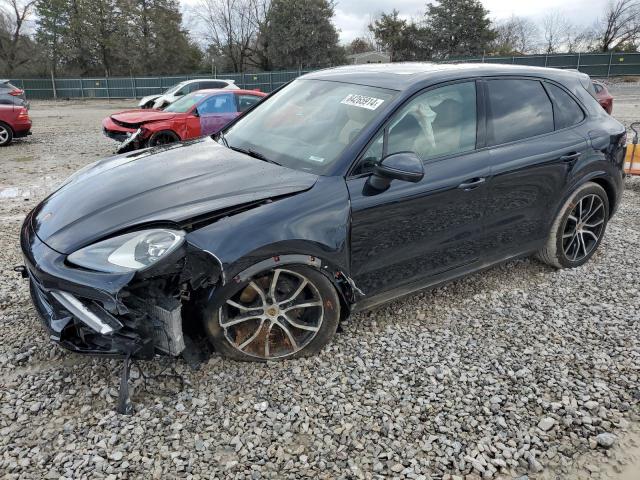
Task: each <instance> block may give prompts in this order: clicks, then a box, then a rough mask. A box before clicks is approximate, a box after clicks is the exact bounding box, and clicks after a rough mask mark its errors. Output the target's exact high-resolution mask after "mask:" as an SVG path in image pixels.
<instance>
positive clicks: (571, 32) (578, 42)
mask: <svg viewBox="0 0 640 480" xmlns="http://www.w3.org/2000/svg"><path fill="white" fill-rule="evenodd" d="M592 40H593V31H592V30H590V29H588V28H581V27H578V26H577V25H572V24H568V25H567V30H566V32H565V41H564V43H565V47H566V50H567V52H568V53H577V52H584V51H585V50H588V49H589V46H590V45H591V43H592Z"/></svg>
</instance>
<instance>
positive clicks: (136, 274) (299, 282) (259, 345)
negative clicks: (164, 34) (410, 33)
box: [21, 64, 626, 360]
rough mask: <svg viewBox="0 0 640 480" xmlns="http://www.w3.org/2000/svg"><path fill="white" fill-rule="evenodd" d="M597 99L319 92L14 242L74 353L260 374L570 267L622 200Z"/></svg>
mask: <svg viewBox="0 0 640 480" xmlns="http://www.w3.org/2000/svg"><path fill="white" fill-rule="evenodd" d="M589 82H590V80H589V78H588V77H587V76H586V75H583V74H580V73H577V72H567V71H561V70H550V69H542V68H529V67H514V66H502V65H493V66H492V65H446V66H444V65H438V66H434V65H429V64H391V65H371V66H357V67H356V66H352V67H342V68H336V69H329V70H324V71H319V72H315V73H311V74H308V75H305V76H303V77H301V78H300V79H298V80H295V81H293V82H292V83H290V84H289V85H287V86H285V87H284V88H282V89H281V90H279V91H278V92H276V93H275V94H273V95H272V96H270V97H268V98H267V99H266V100H265V101H263V102H262V103H260V104H258V105H257V106H256V107H255V108H253V109H252V110H250V111H249V113H247V114H246V115H245V116H243V117H241V118H239V119H238V120H236V121H235V122H233V123H232V124H231V125H230V126H229V127H227V128H226V129H225V130H224V132H223V133H222V134H218V136H217V137H216V138H213V139H212V138H205V139H201V140H197V141H193V142H188V143H182V144H174V145H170V146H163V147H158V148H155V149H146V150H142V151H138V152H135V153H130V154H125V155H120V156H115V157H112V158H109V159H106V160H103V161H100V162H97V163H95V164H93V165H90V166H88V167H86V168H84V169H83V170H81V171H79V172H77V173H76V174H75V175H73V176H72V177H71V178H69V179H68V180H67V181H66V182H65V183H64V184H63V185H62V186H61V187H60V188H59V189H58V190H57V191H55V192H54V193H53V194H51V195H50V196H49V197H48V198H47V199H46V200H44V201H43V202H42V203H41V204H40V205H39V206H38V207H37V208H35V209H34V211H33V212H31V213H30V214H29V215H28V217H27V218H26V220H25V222H24V226H23V228H22V233H21V243H22V250H23V252H24V257H25V261H26V266H25V268H23V269H22V271H23V273H24V275H25V276H27V277H28V278H29V281H30V285H31V293H32V298H33V302H34V304H35V306H36V308H37V310H38V312H39V314H40V316H41V317H42V319H43V320H44V323H45V325H46V326H47V328H48V330H49V332H50V334H51V338H52V339H53V340H55V341H56V342H58V343H60V344H61V345H62V346H64V347H66V348H69V349H71V350H74V351H77V352H84V353H91V354H104V355H114V356H123V357H126V356H128V357H130V358H150V357H153V356H154V355H155V354H158V353H164V354H168V355H180V354H181V353H184V354H185V355H186V354H187V353H188V350H189V349H192V348H193V349H196V350H198V349H202V348H209V347H208V345H212V346H213V349H214V350H216V351H218V352H219V353H221V354H223V355H226V356H229V357H233V358H236V359H243V360H265V359H276V358H291V357H297V356H302V355H308V354H312V353H315V352H318V351H319V350H320V349H321V348H322V346H323V345H325V344H326V343H327V342H328V341H329V340H330V338H331V337H332V335H333V334H334V333H335V331H336V328H337V327H338V323H339V321H340V320H341V319H343V318H345V317H346V316H348V315H349V314H351V313H353V312H355V311H359V310H362V309H365V308H369V307H371V306H373V305H376V304H379V303H381V302H384V301H388V300H390V299H393V298H396V297H398V296H400V295H404V294H407V293H409V292H412V291H415V290H418V289H421V288H424V287H428V286H434V285H437V284H440V283H442V282H445V281H449V280H452V279H454V278H457V277H460V276H461V275H464V274H467V273H469V272H473V271H477V270H480V269H482V268H485V267H487V266H489V265H492V264H495V263H498V262H502V261H504V260H507V259H510V258H513V257H518V256H523V255H528V254H534V253H536V252H537V254H538V255H539V257H540V258H542V259H543V260H544V261H546V262H548V263H549V264H551V265H553V266H554V267H557V268H562V267H577V266H579V265H582V264H583V263H584V262H586V261H587V260H588V259H589V258H590V257H591V256H592V255H593V254H594V252H595V251H596V249H597V248H598V245H599V244H600V242H601V241H602V238H603V235H604V233H605V228H606V226H607V222H608V221H609V219H610V218H611V216H612V215H613V214H614V212H615V210H616V208H617V206H618V204H619V202H620V196H621V193H622V189H623V175H622V161H623V158H624V152H625V148H626V146H625V142H626V134H625V129H624V127H623V126H622V125H621V124H620V123H618V122H617V121H616V120H615V119H613V118H612V117H610V116H609V115H607V114H606V112H605V111H604V110H603V109H602V108H601V107H600V105H599V104H598V102H597V101H596V99H595V98H594V97H593V96H592V95H591V94H590V93H589V91H588V88H589V85H590V83H589ZM207 340H209V341H210V343H209V342H207ZM185 349H186V351H185Z"/></svg>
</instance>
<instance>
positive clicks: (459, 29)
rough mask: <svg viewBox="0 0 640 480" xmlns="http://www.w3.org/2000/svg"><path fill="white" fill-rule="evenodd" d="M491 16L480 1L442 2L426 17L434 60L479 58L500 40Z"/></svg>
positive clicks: (431, 7)
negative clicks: (497, 37) (495, 41)
mask: <svg viewBox="0 0 640 480" xmlns="http://www.w3.org/2000/svg"><path fill="white" fill-rule="evenodd" d="M488 15H489V12H488V11H487V10H485V8H484V7H483V6H482V3H480V1H479V0H440V1H439V3H438V4H437V5H433V4H429V5H428V6H427V13H426V15H425V20H426V25H427V36H428V42H429V45H430V46H431V48H432V56H433V58H437V59H443V58H448V57H460V56H477V55H482V53H483V52H484V51H485V50H487V49H488V48H489V47H490V45H491V42H493V40H494V39H495V38H496V32H495V31H494V30H493V29H492V28H491V20H489V16H488Z"/></svg>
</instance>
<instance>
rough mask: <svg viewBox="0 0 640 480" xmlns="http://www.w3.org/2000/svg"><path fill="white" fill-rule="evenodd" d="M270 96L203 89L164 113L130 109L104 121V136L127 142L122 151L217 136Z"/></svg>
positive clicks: (256, 92) (119, 149)
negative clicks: (239, 116) (232, 122)
mask: <svg viewBox="0 0 640 480" xmlns="http://www.w3.org/2000/svg"><path fill="white" fill-rule="evenodd" d="M266 96H267V95H266V94H265V93H262V92H258V91H255V90H199V91H197V92H193V93H190V94H188V95H185V96H184V97H182V98H181V99H179V100H177V101H176V102H174V103H172V104H171V105H169V106H168V107H166V108H165V109H164V110H156V109H153V110H149V109H146V110H141V109H139V110H127V111H125V112H120V113H116V114H114V115H111V116H110V117H107V118H105V119H104V120H103V122H102V127H103V131H104V134H105V135H106V136H108V137H110V138H113V139H114V140H118V141H121V142H123V143H122V145H121V146H120V148H118V152H119V153H122V152H128V151H130V150H136V149H138V148H145V147H154V146H157V145H164V144H167V143H172V142H178V141H182V140H189V139H192V138H198V137H203V136H205V135H213V134H214V133H217V132H218V131H220V130H221V129H222V128H223V127H224V126H225V125H227V124H228V123H229V122H230V121H231V120H233V119H234V118H236V117H237V116H238V115H241V114H242V113H243V112H245V111H247V110H248V109H249V108H251V107H252V106H253V105H255V104H256V103H258V102H259V101H260V100H261V99H262V98H263V97H266Z"/></svg>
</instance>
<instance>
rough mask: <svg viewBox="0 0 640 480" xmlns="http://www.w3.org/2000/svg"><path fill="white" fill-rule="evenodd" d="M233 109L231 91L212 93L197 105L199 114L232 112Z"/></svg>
mask: <svg viewBox="0 0 640 480" xmlns="http://www.w3.org/2000/svg"><path fill="white" fill-rule="evenodd" d="M235 111H236V102H235V100H234V99H233V94H231V93H227V94H224V95H214V96H213V97H211V98H208V99H207V100H205V101H204V102H202V103H201V104H200V105H198V113H199V114H200V115H212V114H220V113H234V112H235Z"/></svg>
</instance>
